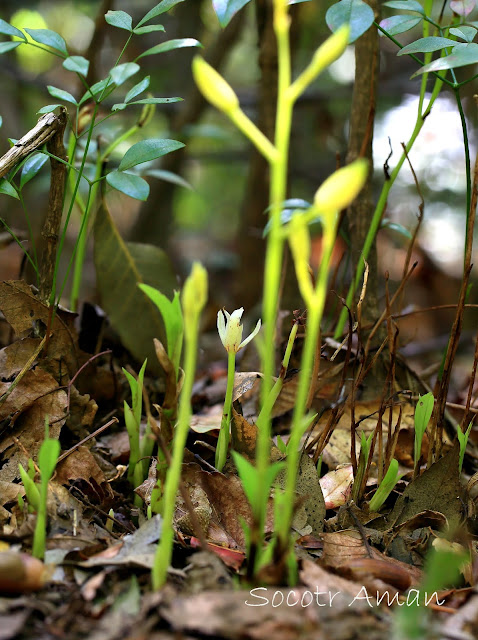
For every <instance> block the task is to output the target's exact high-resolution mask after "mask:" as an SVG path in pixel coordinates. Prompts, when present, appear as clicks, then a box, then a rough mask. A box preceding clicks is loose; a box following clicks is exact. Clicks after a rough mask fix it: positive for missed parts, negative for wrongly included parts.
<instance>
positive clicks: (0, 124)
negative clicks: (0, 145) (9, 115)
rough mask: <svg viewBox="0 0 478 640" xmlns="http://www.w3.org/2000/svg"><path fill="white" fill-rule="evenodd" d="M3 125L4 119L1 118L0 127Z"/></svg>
mask: <svg viewBox="0 0 478 640" xmlns="http://www.w3.org/2000/svg"><path fill="white" fill-rule="evenodd" d="M2 124H3V118H2V116H0V127H1V126H2Z"/></svg>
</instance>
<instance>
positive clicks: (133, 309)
mask: <svg viewBox="0 0 478 640" xmlns="http://www.w3.org/2000/svg"><path fill="white" fill-rule="evenodd" d="M94 238H95V245H94V258H95V267H96V277H97V283H98V291H99V295H100V297H101V304H102V307H103V308H104V310H105V312H106V313H107V314H108V318H109V320H110V322H111V324H112V326H113V327H114V329H115V330H116V331H117V332H118V335H119V336H120V339H121V342H122V344H124V345H125V347H126V348H127V349H129V351H130V352H131V353H132V354H133V356H134V357H135V358H136V359H137V360H139V361H140V362H143V361H144V359H145V358H148V368H149V369H150V370H151V371H152V372H154V373H155V374H157V375H164V374H163V372H162V369H161V367H160V365H159V362H158V359H157V357H156V352H155V349H154V344H153V338H158V339H159V340H160V341H161V342H162V343H163V344H164V343H165V341H166V332H165V328H164V322H163V319H162V317H161V314H160V313H159V311H158V308H157V307H156V305H155V304H154V303H153V302H152V301H151V300H150V299H149V298H148V297H147V296H145V295H144V293H143V292H142V291H140V290H139V288H138V283H141V282H144V283H146V284H149V285H151V286H152V287H155V288H156V289H158V290H159V291H162V292H163V293H164V295H166V296H168V297H171V298H172V297H173V294H174V289H176V288H177V279H176V275H175V273H174V271H173V268H172V266H171V263H170V261H169V258H168V257H167V255H166V253H165V252H164V251H162V250H161V249H159V247H155V246H153V245H148V244H138V243H131V242H130V243H125V242H124V241H123V239H122V238H121V236H120V234H119V231H118V229H117V228H116V225H115V223H114V221H113V219H112V217H111V215H110V213H109V211H108V209H107V208H106V206H105V205H104V204H102V205H100V207H99V209H98V212H97V215H96V218H95V224H94ZM135 327H136V328H137V329H138V330H135ZM139 327H141V329H140V330H139Z"/></svg>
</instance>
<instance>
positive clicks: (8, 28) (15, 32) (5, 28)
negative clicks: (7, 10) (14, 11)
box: [0, 19, 27, 42]
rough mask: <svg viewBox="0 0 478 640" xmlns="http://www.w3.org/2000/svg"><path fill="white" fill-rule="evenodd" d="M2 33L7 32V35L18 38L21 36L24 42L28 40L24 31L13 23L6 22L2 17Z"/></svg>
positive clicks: (0, 30)
mask: <svg viewBox="0 0 478 640" xmlns="http://www.w3.org/2000/svg"><path fill="white" fill-rule="evenodd" d="M0 33H3V34H5V35H6V36H16V37H17V38H21V39H22V40H23V42H26V41H27V39H26V37H25V34H24V33H23V31H20V29H17V28H16V27H12V25H11V24H8V22H5V20H1V19H0Z"/></svg>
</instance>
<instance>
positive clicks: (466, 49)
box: [412, 42, 478, 78]
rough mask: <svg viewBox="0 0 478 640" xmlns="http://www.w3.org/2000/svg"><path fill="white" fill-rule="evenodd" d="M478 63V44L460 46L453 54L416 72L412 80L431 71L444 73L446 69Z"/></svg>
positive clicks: (456, 47)
mask: <svg viewBox="0 0 478 640" xmlns="http://www.w3.org/2000/svg"><path fill="white" fill-rule="evenodd" d="M477 62H478V44H476V43H475V42H471V43H470V44H460V45H457V46H455V48H454V49H453V52H452V53H451V54H450V55H449V56H446V57H445V58H440V59H439V60H434V61H433V62H430V64H426V65H425V66H424V67H422V68H421V69H419V70H418V71H416V72H415V73H414V74H413V75H412V78H414V77H415V76H418V75H421V74H422V73H428V72H430V71H443V70H444V69H456V68H457V67H466V66H467V65H469V64H476V63H477Z"/></svg>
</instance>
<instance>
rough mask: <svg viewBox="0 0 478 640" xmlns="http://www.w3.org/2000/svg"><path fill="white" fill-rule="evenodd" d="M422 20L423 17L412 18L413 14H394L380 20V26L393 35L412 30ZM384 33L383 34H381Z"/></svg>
mask: <svg viewBox="0 0 478 640" xmlns="http://www.w3.org/2000/svg"><path fill="white" fill-rule="evenodd" d="M421 21H422V18H412V16H392V17H391V18H386V19H385V20H382V21H381V22H380V26H381V27H382V29H384V30H385V31H386V32H387V33H388V34H390V35H391V36H396V35H398V34H399V33H405V32H406V31H410V29H413V27H416V26H417V24H419V23H420V22H421ZM381 35H383V34H381Z"/></svg>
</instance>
